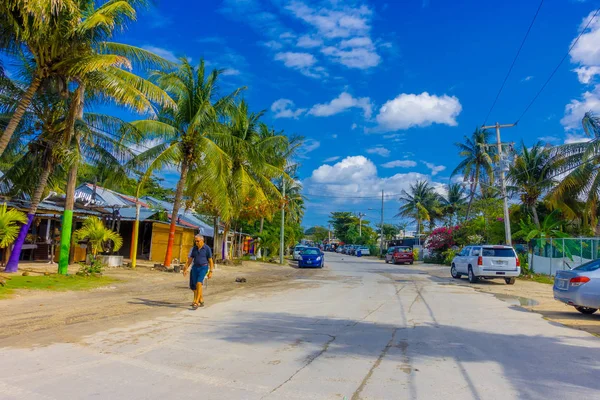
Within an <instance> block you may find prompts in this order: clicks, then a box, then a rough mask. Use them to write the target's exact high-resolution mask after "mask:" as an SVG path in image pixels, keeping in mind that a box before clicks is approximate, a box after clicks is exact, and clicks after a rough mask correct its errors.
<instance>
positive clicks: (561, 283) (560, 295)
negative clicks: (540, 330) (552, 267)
mask: <svg viewBox="0 0 600 400" xmlns="http://www.w3.org/2000/svg"><path fill="white" fill-rule="evenodd" d="M553 290H554V298H555V299H556V300H558V301H561V302H563V303H565V304H568V305H570V306H573V307H575V309H576V310H577V311H579V312H580V313H582V314H593V313H595V312H596V311H598V309H600V260H593V261H590V262H587V263H585V264H581V265H580V266H579V267H577V268H573V269H571V270H566V271H557V272H556V276H555V277H554V288H553Z"/></svg>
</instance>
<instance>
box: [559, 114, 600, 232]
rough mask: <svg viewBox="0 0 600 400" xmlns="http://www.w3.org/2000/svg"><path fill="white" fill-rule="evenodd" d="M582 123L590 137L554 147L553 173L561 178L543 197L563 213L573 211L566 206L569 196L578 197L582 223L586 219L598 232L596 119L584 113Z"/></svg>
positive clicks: (599, 139) (599, 134)
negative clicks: (555, 153)
mask: <svg viewBox="0 0 600 400" xmlns="http://www.w3.org/2000/svg"><path fill="white" fill-rule="evenodd" d="M582 125H583V129H584V131H585V133H586V135H587V136H588V137H590V138H591V140H590V141H588V142H583V143H572V144H565V145H562V146H560V147H559V148H558V149H557V153H558V154H557V158H558V157H560V164H559V165H558V166H557V167H556V168H555V174H556V175H559V174H560V175H563V177H561V179H560V180H559V182H558V183H557V184H556V186H554V188H553V189H551V191H550V193H549V195H548V198H547V199H548V200H549V202H550V204H551V205H552V206H553V207H554V208H560V209H563V208H564V209H565V212H566V213H567V214H569V213H571V214H573V213H574V212H575V210H574V208H572V207H568V205H569V204H571V203H572V199H577V198H578V199H582V200H583V201H584V203H585V208H584V209H583V210H581V211H583V213H579V214H580V217H581V219H582V223H583V225H586V224H587V223H588V221H589V224H590V225H592V226H596V232H597V233H598V230H599V228H600V227H599V226H598V205H599V204H600V171H599V170H598V168H597V165H598V164H600V118H598V117H597V116H595V115H593V114H592V113H590V112H588V113H586V114H585V115H584V117H583V119H582ZM565 174H566V176H565ZM572 216H573V215H572Z"/></svg>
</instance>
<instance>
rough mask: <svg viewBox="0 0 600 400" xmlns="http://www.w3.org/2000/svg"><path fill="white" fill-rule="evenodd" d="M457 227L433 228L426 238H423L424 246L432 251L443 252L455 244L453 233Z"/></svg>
mask: <svg viewBox="0 0 600 400" xmlns="http://www.w3.org/2000/svg"><path fill="white" fill-rule="evenodd" d="M459 229H460V227H459V226H454V227H450V228H447V227H443V228H437V229H434V230H433V231H432V232H431V234H430V235H429V237H428V238H427V240H425V248H427V249H429V250H431V251H433V252H443V251H446V250H448V249H449V248H450V247H452V246H454V245H455V242H454V239H453V233H454V232H455V231H457V230H459Z"/></svg>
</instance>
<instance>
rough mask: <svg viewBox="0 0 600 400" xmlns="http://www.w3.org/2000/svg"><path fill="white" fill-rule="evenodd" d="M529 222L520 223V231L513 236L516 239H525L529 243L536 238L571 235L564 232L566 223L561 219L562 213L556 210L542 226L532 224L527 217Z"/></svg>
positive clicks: (547, 217)
mask: <svg viewBox="0 0 600 400" xmlns="http://www.w3.org/2000/svg"><path fill="white" fill-rule="evenodd" d="M527 217H528V219H527V221H523V220H521V221H520V222H519V226H520V228H521V229H520V230H519V231H517V232H515V234H514V235H513V236H514V237H515V238H523V239H525V240H526V241H527V242H529V241H530V240H531V239H534V238H564V237H568V236H569V235H568V234H566V233H565V232H563V231H562V226H563V224H564V221H563V219H562V218H560V211H559V210H554V211H552V212H551V213H550V214H548V215H547V216H546V218H544V221H543V223H542V224H541V225H538V224H535V223H532V222H531V218H529V216H527Z"/></svg>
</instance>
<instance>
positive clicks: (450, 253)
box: [442, 249, 459, 266]
mask: <svg viewBox="0 0 600 400" xmlns="http://www.w3.org/2000/svg"><path fill="white" fill-rule="evenodd" d="M458 253H459V251H458V250H452V249H448V250H446V251H444V252H443V253H442V255H443V256H444V265H447V266H450V265H452V260H453V259H454V257H456V255H457V254H458Z"/></svg>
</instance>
